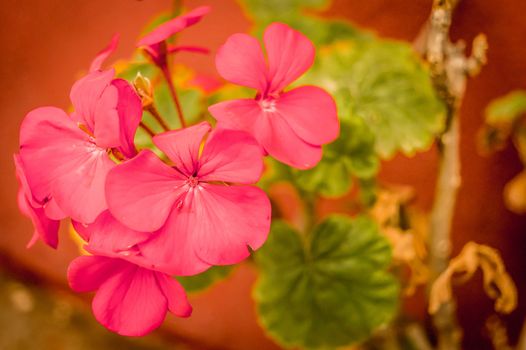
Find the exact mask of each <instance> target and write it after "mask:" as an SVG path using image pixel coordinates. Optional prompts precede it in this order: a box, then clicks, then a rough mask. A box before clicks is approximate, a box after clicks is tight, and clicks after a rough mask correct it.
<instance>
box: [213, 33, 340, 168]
mask: <svg viewBox="0 0 526 350" xmlns="http://www.w3.org/2000/svg"><path fill="white" fill-rule="evenodd" d="M264 42H265V49H266V52H267V55H268V63H267V62H265V58H264V56H263V51H262V49H261V46H260V45H259V43H258V41H257V40H256V39H255V38H253V37H251V36H249V35H246V34H234V35H232V36H231V37H230V38H229V39H228V40H227V42H226V43H225V44H224V45H223V46H222V47H221V48H220V49H219V51H218V53H217V56H216V67H217V70H218V72H219V74H220V75H221V76H222V77H223V78H225V79H226V80H228V81H230V82H232V83H234V84H238V85H243V86H247V87H250V88H253V89H257V91H258V92H257V95H256V98H255V99H239V100H233V101H226V102H221V103H218V104H216V105H213V106H211V107H210V108H209V110H210V113H212V115H213V116H214V117H215V118H216V119H217V120H218V126H221V127H225V128H231V129H240V130H245V131H247V132H249V133H251V134H252V135H253V136H254V137H255V138H256V139H257V140H258V142H259V143H260V144H261V146H262V147H263V148H264V150H265V151H266V152H268V153H269V154H270V155H271V156H273V157H275V158H276V159H278V160H280V161H282V162H284V163H286V164H288V165H291V166H294V167H297V168H300V169H306V168H310V167H313V166H314V165H316V164H317V163H318V161H319V160H320V158H321V156H322V150H321V145H323V144H325V143H329V142H331V141H333V140H334V139H336V137H337V136H338V133H339V123H338V118H337V115H336V105H335V103H334V100H333V99H332V97H331V96H330V95H329V94H328V93H327V92H325V91H324V90H323V89H321V88H318V87H315V86H302V87H298V88H295V89H292V90H290V91H287V92H284V91H283V90H284V89H285V88H286V87H287V86H288V85H289V84H291V83H292V82H294V81H295V80H296V79H298V78H299V77H300V76H301V75H302V74H303V73H304V72H305V71H306V70H307V69H308V68H309V67H310V66H311V65H312V63H313V60H314V46H313V45H312V43H311V42H310V41H309V40H308V39H307V38H306V37H305V36H304V35H303V34H301V33H300V32H298V31H296V30H294V29H291V28H290V27H288V26H287V25H285V24H281V23H273V24H271V25H270V26H268V27H267V29H266V30H265V33H264Z"/></svg>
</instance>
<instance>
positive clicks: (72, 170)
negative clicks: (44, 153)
mask: <svg viewBox="0 0 526 350" xmlns="http://www.w3.org/2000/svg"><path fill="white" fill-rule="evenodd" d="M70 156H71V159H66V158H64V164H63V166H62V167H61V168H60V170H61V171H63V175H62V176H60V177H58V178H57V180H56V182H55V185H54V191H53V196H54V198H55V199H56V201H57V203H58V204H59V205H60V208H62V209H63V210H64V212H65V213H68V214H69V216H71V218H72V219H73V220H77V221H80V222H81V223H83V224H89V223H92V222H93V221H95V219H96V218H97V216H99V214H100V213H101V212H103V211H104V210H106V209H107V204H106V198H105V195H104V186H105V183H106V175H107V174H108V172H109V171H110V170H111V169H112V168H113V167H114V166H115V163H113V162H112V161H111V160H110V159H109V157H108V155H107V154H106V152H105V151H104V150H95V151H92V152H90V151H89V150H86V149H84V150H79V151H78V152H77V153H72V154H71V155H70Z"/></svg>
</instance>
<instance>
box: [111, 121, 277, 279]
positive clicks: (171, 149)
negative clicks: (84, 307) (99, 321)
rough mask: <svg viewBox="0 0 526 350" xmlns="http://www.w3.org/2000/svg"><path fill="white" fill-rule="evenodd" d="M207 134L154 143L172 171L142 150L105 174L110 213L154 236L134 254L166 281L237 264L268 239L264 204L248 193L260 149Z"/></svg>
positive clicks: (176, 134)
mask: <svg viewBox="0 0 526 350" xmlns="http://www.w3.org/2000/svg"><path fill="white" fill-rule="evenodd" d="M210 129H211V127H210V125H209V124H208V123H206V122H203V123H200V124H198V125H195V126H192V127H189V128H186V129H181V130H177V131H169V132H166V133H163V134H160V135H157V136H155V137H154V138H153V141H154V143H155V145H156V146H157V147H158V148H159V149H161V150H162V151H163V152H164V153H165V154H166V155H167V156H168V158H169V159H170V160H171V161H172V162H173V164H174V165H173V166H169V165H167V164H165V163H163V162H162V161H161V160H160V159H159V158H158V157H157V156H155V154H154V153H153V152H151V151H149V150H144V151H141V152H140V153H139V155H138V156H136V157H135V158H133V159H131V160H129V161H127V162H124V163H122V164H121V165H119V166H118V167H116V168H114V169H113V170H112V171H111V172H110V173H109V174H108V179H107V185H106V196H107V200H108V207H109V209H110V211H111V213H112V214H113V215H114V216H115V218H116V219H117V220H119V221H120V222H122V223H123V224H124V225H126V226H127V227H129V228H131V229H133V230H136V231H141V232H155V233H154V234H153V235H152V237H151V238H150V239H149V240H147V241H146V242H144V243H141V244H139V245H138V249H139V250H140V252H141V254H142V255H143V256H144V257H145V258H146V259H147V260H149V261H155V263H156V265H159V266H164V267H168V268H169V270H170V272H171V273H172V274H178V275H190V274H195V273H198V272H201V271H203V270H205V269H207V268H208V267H210V265H224V264H233V263H237V262H239V261H241V260H243V259H244V258H246V257H247V256H248V255H249V251H248V249H247V245H248V246H250V247H251V248H252V249H258V248H259V247H260V246H261V245H262V244H263V242H264V241H265V240H266V237H267V234H268V231H269V226H270V202H269V200H268V198H267V196H266V195H265V193H264V192H263V191H262V190H260V189H259V188H257V187H255V186H248V184H253V183H255V182H256V181H257V180H258V179H259V177H260V176H261V172H262V169H263V163H262V158H261V151H260V148H259V146H258V145H257V143H256V142H255V140H254V139H253V138H252V137H251V136H250V135H249V134H247V133H245V132H242V131H235V130H224V129H219V130H214V131H212V132H210ZM205 136H208V137H207V139H206V142H205V143H204V147H203V148H202V151H200V148H201V147H202V143H203V138H204V137H205ZM226 183H235V184H241V185H229V184H226Z"/></svg>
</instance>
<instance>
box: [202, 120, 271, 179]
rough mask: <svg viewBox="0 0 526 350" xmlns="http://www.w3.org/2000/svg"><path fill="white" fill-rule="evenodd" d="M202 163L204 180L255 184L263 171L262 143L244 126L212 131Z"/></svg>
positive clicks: (205, 147) (204, 150)
mask: <svg viewBox="0 0 526 350" xmlns="http://www.w3.org/2000/svg"><path fill="white" fill-rule="evenodd" d="M199 163H200V167H199V172H198V176H199V179H200V181H226V182H235V183H243V184H252V183H255V182H257V181H258V180H259V178H260V177H261V173H262V171H263V158H262V154H261V148H260V147H259V144H258V143H257V141H256V140H255V139H254V137H252V136H251V135H250V134H249V133H247V132H245V131H240V130H227V129H216V130H214V131H212V133H211V134H210V136H209V138H208V141H207V142H206V144H205V146H204V149H203V153H202V155H201V158H200V159H199Z"/></svg>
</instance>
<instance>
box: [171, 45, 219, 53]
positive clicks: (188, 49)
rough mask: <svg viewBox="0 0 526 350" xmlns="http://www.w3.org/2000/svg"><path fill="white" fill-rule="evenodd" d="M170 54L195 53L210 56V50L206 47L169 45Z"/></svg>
mask: <svg viewBox="0 0 526 350" xmlns="http://www.w3.org/2000/svg"><path fill="white" fill-rule="evenodd" d="M167 50H168V53H178V52H193V53H201V54H209V53H210V50H209V49H207V48H206V47H201V46H174V45H169V46H168V49H167Z"/></svg>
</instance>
